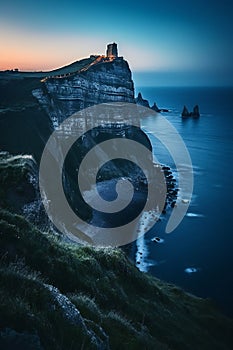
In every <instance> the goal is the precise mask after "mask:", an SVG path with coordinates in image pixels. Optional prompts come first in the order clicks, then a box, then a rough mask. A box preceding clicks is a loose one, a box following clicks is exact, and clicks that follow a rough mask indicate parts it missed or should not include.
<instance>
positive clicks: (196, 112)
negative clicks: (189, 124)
mask: <svg viewBox="0 0 233 350" xmlns="http://www.w3.org/2000/svg"><path fill="white" fill-rule="evenodd" d="M181 116H182V117H183V118H188V117H193V118H198V117H200V112H199V106H198V105H196V106H194V107H193V111H192V112H189V110H188V108H187V107H186V106H184V108H183V111H182V114H181Z"/></svg>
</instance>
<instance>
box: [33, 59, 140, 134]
mask: <svg viewBox="0 0 233 350" xmlns="http://www.w3.org/2000/svg"><path fill="white" fill-rule="evenodd" d="M42 84H43V85H42V87H41V88H39V89H36V90H34V91H33V95H34V96H35V97H36V98H37V99H38V100H39V102H40V103H41V104H42V106H43V107H44V108H45V110H46V112H47V113H48V114H49V115H50V117H51V119H52V121H53V124H54V127H56V126H57V125H59V124H60V123H61V122H62V121H63V120H64V119H66V118H68V117H70V116H71V115H72V114H73V113H75V112H77V111H79V110H81V109H84V108H86V107H90V106H92V105H95V104H99V103H106V102H131V103H134V84H133V81H132V76H131V71H130V69H129V66H128V63H127V62H126V61H125V60H124V59H122V58H117V59H114V60H112V61H107V60H105V59H104V58H101V56H100V57H99V58H97V59H96V60H95V61H94V62H93V63H92V64H90V65H89V66H88V67H85V68H84V69H81V70H80V71H79V72H77V73H74V74H70V75H69V74H67V75H66V76H62V77H53V78H47V79H45V80H44V81H43V83H42Z"/></svg>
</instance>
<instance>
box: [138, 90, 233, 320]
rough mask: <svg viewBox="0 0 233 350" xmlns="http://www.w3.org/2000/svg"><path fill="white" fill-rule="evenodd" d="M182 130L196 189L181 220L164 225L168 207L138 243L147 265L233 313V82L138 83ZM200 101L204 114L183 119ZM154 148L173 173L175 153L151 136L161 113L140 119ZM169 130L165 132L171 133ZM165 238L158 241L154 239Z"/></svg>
mask: <svg viewBox="0 0 233 350" xmlns="http://www.w3.org/2000/svg"><path fill="white" fill-rule="evenodd" d="M139 91H140V92H141V93H142V96H143V98H145V99H147V100H148V101H149V102H150V104H151V105H152V104H153V103H154V102H156V103H157V105H158V107H159V108H166V109H168V110H169V112H168V113H162V115H163V116H164V118H166V119H167V120H168V121H169V122H170V123H171V124H172V125H173V126H174V127H175V128H176V130H177V132H178V133H179V135H180V136H181V137H182V139H183V141H184V143H185V145H186V147H187V149H188V151H189V154H190V157H191V161H192V168H193V175H194V189H193V194H192V199H191V202H190V204H189V208H188V211H187V213H186V215H185V217H184V218H183V220H182V222H181V223H180V224H179V226H178V227H177V228H176V229H175V230H174V231H173V232H171V233H169V234H168V233H166V232H165V227H166V223H167V220H168V219H169V213H168V214H166V215H163V217H162V220H161V221H160V222H158V223H156V225H155V226H154V227H153V228H152V229H151V230H150V231H149V232H148V233H147V234H146V235H144V236H143V238H140V239H139V240H138V242H137V249H138V252H140V251H141V253H140V256H139V255H138V257H136V260H137V259H139V258H140V259H141V261H140V263H139V264H138V265H137V266H138V268H139V269H140V270H142V271H145V272H148V273H150V274H152V275H153V276H155V277H157V278H160V279H162V280H164V281H166V282H171V283H174V284H176V285H178V286H180V287H182V288H183V289H185V290H186V291H187V292H190V293H192V294H194V295H196V296H200V297H205V298H210V299H211V300H213V303H214V304H215V305H217V307H218V308H220V309H221V310H222V311H224V312H225V313H226V314H228V315H230V316H233V88H219V87H218V88H216V87H211V88H204V87H201V88H198V87H177V88H175V87H138V88H137V89H136V93H138V92H139ZM196 104H198V106H199V109H200V114H201V116H200V118H192V117H190V118H187V119H182V118H181V112H182V110H183V106H184V105H186V106H187V108H188V109H189V110H192V109H193V107H194V106H195V105H196ZM141 127H142V129H143V130H144V131H145V132H146V133H147V135H148V136H149V138H150V140H151V143H152V145H153V153H154V155H155V156H156V158H157V159H158V161H159V162H160V163H161V164H164V165H167V166H169V167H171V169H172V170H173V172H174V174H176V167H175V164H174V160H173V159H172V157H171V155H170V154H169V152H168V151H167V149H166V148H165V147H164V146H163V145H161V144H160V143H159V141H158V140H157V139H156V137H154V136H153V131H154V130H155V127H156V117H151V118H144V119H142V120H141ZM166 132H167V138H170V137H173V135H172V133H170V134H169V132H170V131H169V130H168V131H166ZM154 237H159V238H161V241H160V242H161V243H159V244H158V243H156V242H154V241H153V238H154Z"/></svg>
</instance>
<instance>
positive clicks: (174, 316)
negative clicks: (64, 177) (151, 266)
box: [0, 210, 233, 349]
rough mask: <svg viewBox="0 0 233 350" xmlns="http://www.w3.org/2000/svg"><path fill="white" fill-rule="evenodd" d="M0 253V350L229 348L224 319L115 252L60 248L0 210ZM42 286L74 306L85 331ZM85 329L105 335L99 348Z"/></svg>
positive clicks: (229, 325) (228, 323) (232, 328)
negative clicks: (64, 297) (13, 344)
mask: <svg viewBox="0 0 233 350" xmlns="http://www.w3.org/2000/svg"><path fill="white" fill-rule="evenodd" d="M0 254H1V264H0V280H1V286H0V331H1V340H0V348H1V345H2V344H7V342H10V343H11V342H13V343H14V342H15V341H18V342H19V339H21V340H20V341H21V342H22V344H24V347H22V348H23V349H37V348H38V349H42V348H43V349H92V348H100V349H101V348H107V347H108V346H109V347H110V349H119V348H120V349H231V345H232V333H233V332H232V331H233V324H232V322H231V321H230V320H228V319H227V318H225V317H224V316H222V315H220V314H219V313H218V312H217V311H216V310H215V309H214V308H213V307H212V306H211V305H210V304H209V302H208V301H205V300H203V299H200V298H196V297H194V296H191V295H188V294H186V293H184V292H183V291H182V290H181V289H179V288H177V287H175V286H174V285H170V284H166V283H164V282H161V281H159V280H157V279H154V278H152V277H150V276H148V275H146V274H143V273H141V272H139V271H138V270H137V269H136V268H135V267H134V266H133V265H132V264H131V263H130V262H129V260H128V259H127V257H126V256H125V255H124V254H123V253H122V251H121V250H119V249H106V248H105V249H94V248H91V247H87V246H86V247H80V246H76V245H67V244H64V243H62V242H61V241H59V240H58V239H57V238H54V237H53V236H50V235H49V234H46V233H43V232H41V231H39V230H37V229H36V228H35V227H33V226H32V225H31V224H29V223H28V222H27V221H26V220H25V219H24V218H23V217H21V216H19V215H15V214H12V213H10V212H8V211H5V210H1V211H0ZM48 285H49V286H51V285H52V286H55V287H57V288H58V289H59V291H60V293H62V294H61V295H66V296H67V297H68V300H69V301H71V303H72V305H73V306H76V308H77V309H78V310H79V311H80V313H81V316H82V318H83V320H84V323H85V327H86V328H87V329H88V330H89V333H88V332H87V331H86V330H85V329H84V328H83V326H82V325H80V324H79V323H77V322H76V323H75V322H72V321H71V319H70V317H68V316H67V314H64V310H62V307H60V306H59V305H57V304H56V302H55V301H54V297H53V293H51V289H49V288H48ZM100 327H101V328H100ZM90 332H92V333H90ZM91 334H92V335H93V334H94V335H95V336H96V338H98V339H100V341H101V337H102V338H103V334H105V335H106V337H105V340H103V339H102V340H103V343H102V345H98V344H97V342H96V341H94V340H93V337H92V336H91ZM20 337H21V338H20ZM107 337H109V339H108V340H107ZM1 342H3V343H2V344H1ZM4 342H5V343H4ZM30 344H33V345H32V347H30V346H31V345H30ZM2 348H3V349H4V347H2ZM6 348H7V347H6ZM12 348H13V347H12ZM15 348H17V349H20V347H15Z"/></svg>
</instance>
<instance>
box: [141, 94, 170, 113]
mask: <svg viewBox="0 0 233 350" xmlns="http://www.w3.org/2000/svg"><path fill="white" fill-rule="evenodd" d="M135 103H136V104H137V105H139V106H143V107H147V108H150V109H152V110H153V111H155V112H156V113H160V112H169V110H168V109H166V108H159V107H158V106H157V104H156V102H154V104H153V105H152V106H150V104H149V102H148V100H146V99H144V98H143V97H142V94H141V92H139V93H138V96H137V97H136V98H135Z"/></svg>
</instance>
